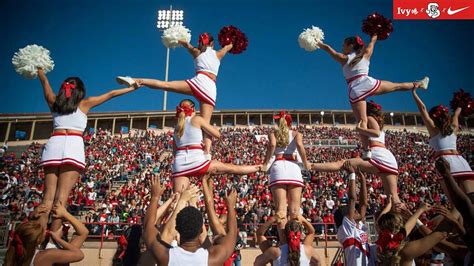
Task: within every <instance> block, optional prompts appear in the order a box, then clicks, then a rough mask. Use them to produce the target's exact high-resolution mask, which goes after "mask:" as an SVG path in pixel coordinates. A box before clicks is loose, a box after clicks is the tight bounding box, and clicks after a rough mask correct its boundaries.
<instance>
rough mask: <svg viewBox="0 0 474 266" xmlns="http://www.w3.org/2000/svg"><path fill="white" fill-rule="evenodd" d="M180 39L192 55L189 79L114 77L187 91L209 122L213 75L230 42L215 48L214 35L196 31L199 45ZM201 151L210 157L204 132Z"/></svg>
mask: <svg viewBox="0 0 474 266" xmlns="http://www.w3.org/2000/svg"><path fill="white" fill-rule="evenodd" d="M179 43H180V44H181V45H182V46H183V47H185V48H186V49H188V51H189V53H190V54H191V55H192V57H193V58H194V69H195V71H196V76H195V77H194V78H191V79H188V80H185V81H184V80H180V81H170V82H167V81H161V80H157V79H143V78H131V77H120V76H119V77H117V82H118V83H120V84H126V85H127V86H133V85H134V84H136V83H138V84H139V85H140V86H141V85H143V86H147V87H150V88H152V89H160V90H164V91H170V92H175V93H181V94H186V95H193V96H194V97H195V98H196V99H197V100H198V101H199V104H200V111H201V116H202V117H203V118H204V119H205V120H206V121H207V122H208V123H210V122H211V116H212V112H213V111H214V107H215V105H216V97H217V91H216V79H217V74H218V72H219V66H220V64H221V60H222V58H223V57H224V56H225V55H226V53H227V52H229V51H230V50H231V49H232V47H233V45H232V43H231V44H228V45H226V46H224V48H222V49H220V50H219V51H215V50H214V37H212V35H211V34H209V33H207V32H205V33H203V34H201V35H199V41H198V47H193V46H192V45H191V44H190V43H187V42H183V41H179ZM204 144H205V146H204V153H205V154H206V157H207V159H208V160H210V159H211V155H210V150H211V144H212V141H211V138H210V136H207V135H205V141H204Z"/></svg>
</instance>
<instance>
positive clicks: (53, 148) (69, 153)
mask: <svg viewBox="0 0 474 266" xmlns="http://www.w3.org/2000/svg"><path fill="white" fill-rule="evenodd" d="M61 165H72V166H75V167H77V168H79V169H81V170H84V169H85V168H86V158H85V155H84V140H83V139H82V135H79V134H77V135H56V136H54V135H53V136H52V137H51V138H50V139H49V140H48V142H47V143H46V145H45V146H44V147H43V152H42V154H41V164H40V166H43V167H48V166H61Z"/></svg>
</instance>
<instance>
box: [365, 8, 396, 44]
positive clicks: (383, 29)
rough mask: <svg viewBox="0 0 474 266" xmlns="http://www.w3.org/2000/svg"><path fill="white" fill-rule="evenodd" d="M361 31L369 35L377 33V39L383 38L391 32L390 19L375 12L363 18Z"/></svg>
mask: <svg viewBox="0 0 474 266" xmlns="http://www.w3.org/2000/svg"><path fill="white" fill-rule="evenodd" d="M362 31H363V32H364V33H367V34H368V35H369V36H373V35H377V39H378V40H385V39H387V38H388V36H390V33H392V32H393V25H392V21H391V20H390V19H388V18H385V17H384V16H382V15H380V14H379V13H377V12H375V13H373V14H371V15H369V16H368V17H367V18H366V19H364V21H363V22H362Z"/></svg>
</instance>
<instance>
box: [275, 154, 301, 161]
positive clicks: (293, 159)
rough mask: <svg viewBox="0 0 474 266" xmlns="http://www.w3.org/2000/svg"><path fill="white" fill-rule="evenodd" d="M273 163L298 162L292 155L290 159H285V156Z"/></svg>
mask: <svg viewBox="0 0 474 266" xmlns="http://www.w3.org/2000/svg"><path fill="white" fill-rule="evenodd" d="M275 161H289V162H296V161H298V160H296V159H295V158H294V157H293V155H292V157H285V156H283V157H278V158H275Z"/></svg>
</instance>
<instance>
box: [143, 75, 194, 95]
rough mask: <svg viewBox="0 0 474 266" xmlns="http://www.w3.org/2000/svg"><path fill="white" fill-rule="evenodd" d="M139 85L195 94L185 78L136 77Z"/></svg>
mask: <svg viewBox="0 0 474 266" xmlns="http://www.w3.org/2000/svg"><path fill="white" fill-rule="evenodd" d="M134 80H135V82H137V83H138V85H139V86H147V87H149V88H152V89H159V90H164V91H169V92H175V93H181V94H186V95H193V91H192V90H191V88H190V87H189V85H188V83H186V81H184V80H180V81H162V80H158V79H142V78H134Z"/></svg>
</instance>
